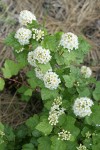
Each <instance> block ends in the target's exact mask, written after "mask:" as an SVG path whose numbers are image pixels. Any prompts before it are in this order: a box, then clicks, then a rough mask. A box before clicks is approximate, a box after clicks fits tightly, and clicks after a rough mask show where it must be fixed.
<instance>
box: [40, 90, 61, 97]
mask: <svg viewBox="0 0 100 150" xmlns="http://www.w3.org/2000/svg"><path fill="white" fill-rule="evenodd" d="M58 95H59V94H58V90H49V89H47V88H43V89H41V97H42V100H47V99H54V98H56V97H57V96H58Z"/></svg>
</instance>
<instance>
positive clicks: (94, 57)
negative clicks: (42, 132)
mask: <svg viewBox="0 0 100 150" xmlns="http://www.w3.org/2000/svg"><path fill="white" fill-rule="evenodd" d="M24 9H27V10H30V11H32V12H34V13H35V15H36V16H37V18H38V21H39V22H40V23H42V22H45V26H46V28H47V29H48V31H49V32H50V33H54V32H57V31H64V32H68V31H71V32H74V33H75V34H78V35H79V34H82V35H83V36H84V37H85V38H86V39H87V40H88V41H89V43H90V44H91V45H92V49H91V51H90V53H89V54H88V55H87V56H86V58H85V60H84V64H85V65H87V66H90V67H91V69H92V71H93V75H94V76H95V77H96V78H97V79H98V80H100V42H99V41H100V0H23V1H22V0H0V68H1V67H2V65H3V63H4V61H5V59H6V58H10V59H14V56H13V54H12V49H11V48H8V47H6V46H5V45H4V44H3V41H4V38H5V37H6V36H7V35H8V33H10V32H11V31H14V30H17V29H18V28H19V23H18V15H19V13H20V11H21V10H24ZM14 78H16V77H14ZM18 80H19V78H18ZM12 85H14V84H13V83H12V82H10V83H9V82H8V81H7V82H6V89H5V91H4V92H2V93H0V118H1V119H0V120H1V121H2V122H5V123H8V124H10V125H12V126H14V127H17V126H18V125H20V124H22V123H23V122H24V121H25V120H26V119H27V118H28V117H29V116H31V115H33V114H34V113H38V112H40V111H41V109H42V102H41V100H39V99H38V98H37V97H35V96H34V95H36V94H33V97H32V98H31V100H30V102H29V103H28V104H27V103H25V102H22V101H21V100H20V97H18V96H17V95H16V87H17V86H19V85H14V86H12Z"/></svg>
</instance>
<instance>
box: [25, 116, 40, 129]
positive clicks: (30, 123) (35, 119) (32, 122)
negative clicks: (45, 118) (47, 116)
mask: <svg viewBox="0 0 100 150" xmlns="http://www.w3.org/2000/svg"><path fill="white" fill-rule="evenodd" d="M38 122H39V117H38V115H34V116H33V117H30V118H29V119H28V120H27V121H26V123H25V124H26V126H27V127H28V128H29V129H30V130H31V131H34V128H35V127H36V125H37V124H38Z"/></svg>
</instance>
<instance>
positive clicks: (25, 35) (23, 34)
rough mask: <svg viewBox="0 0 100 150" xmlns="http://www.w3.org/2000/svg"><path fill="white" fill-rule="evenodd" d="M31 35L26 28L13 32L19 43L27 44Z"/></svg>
mask: <svg viewBox="0 0 100 150" xmlns="http://www.w3.org/2000/svg"><path fill="white" fill-rule="evenodd" d="M31 37H32V32H31V30H29V29H26V28H23V27H22V28H20V29H18V30H17V32H16V34H15V38H16V39H17V40H18V41H19V43H20V44H21V45H26V44H29V40H30V38H31Z"/></svg>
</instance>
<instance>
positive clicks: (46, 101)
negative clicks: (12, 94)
mask: <svg viewBox="0 0 100 150" xmlns="http://www.w3.org/2000/svg"><path fill="white" fill-rule="evenodd" d="M26 28H28V29H30V30H31V31H32V28H36V29H37V30H38V29H41V30H42V31H44V35H43V37H42V38H41V40H39V41H38V40H37V39H33V36H32V37H31V38H30V40H29V44H27V45H23V46H22V45H20V43H19V42H18V40H17V39H16V38H15V33H11V34H9V35H8V37H7V38H6V39H5V44H7V45H8V46H11V47H12V48H13V53H14V56H15V59H16V60H15V61H13V60H8V59H7V60H6V61H5V62H4V67H3V68H1V70H2V74H3V76H2V77H0V91H2V90H3V89H4V86H5V83H6V82H5V79H6V78H7V80H11V79H10V78H11V77H13V76H15V75H17V74H18V73H19V72H20V74H21V76H22V81H20V87H19V88H18V89H17V93H18V94H19V95H20V96H21V100H23V101H25V102H28V101H30V100H33V96H34V93H36V91H38V92H37V93H39V95H36V97H38V99H39V97H40V96H41V97H40V98H41V99H42V100H43V108H42V111H41V113H39V114H33V116H30V117H29V118H28V119H27V120H26V121H25V123H24V124H22V125H20V126H18V127H17V128H16V129H13V128H12V127H10V126H8V125H3V124H2V123H0V150H76V149H77V147H78V146H79V145H80V143H81V144H83V145H85V146H86V148H87V149H88V150H99V147H100V115H99V112H100V105H99V103H100V82H98V81H96V79H95V78H93V77H90V78H85V77H84V75H83V74H82V73H81V69H80V65H81V64H82V63H83V59H84V56H85V55H86V54H87V53H88V52H89V49H90V45H89V44H88V42H87V41H86V40H85V39H84V38H83V37H82V36H79V37H78V42H79V47H78V49H76V50H75V49H73V50H71V51H70V52H69V51H68V49H66V48H64V47H62V46H60V45H59V43H60V40H61V36H62V34H63V32H57V33H54V34H52V35H51V34H48V32H47V31H46V29H45V27H44V25H43V26H42V25H40V24H39V23H38V22H37V21H35V20H34V21H32V23H30V24H28V25H27V26H26ZM33 33H34V32H33V31H32V34H33ZM38 36H41V33H40V34H39V35H38ZM38 46H42V47H43V48H45V49H49V50H50V55H51V60H50V61H49V62H48V63H46V64H42V63H38V62H37V60H36V65H37V67H38V68H39V69H40V70H41V72H42V74H44V75H45V73H46V72H47V71H48V70H50V69H51V70H52V72H56V74H57V75H58V76H59V78H60V80H61V83H60V85H59V86H58V88H57V89H55V90H50V89H48V88H46V87H45V85H44V81H43V80H40V79H39V78H37V77H36V73H35V70H34V69H35V68H34V67H33V66H29V63H28V61H27V60H28V53H29V52H30V51H34V50H35V48H37V47H38ZM22 48H23V51H22V52H20V50H21V49H22ZM39 57H40V58H41V54H40V55H39ZM31 59H33V57H32V58H30V60H31ZM23 73H24V78H23ZM40 74H41V73H40ZM19 80H20V79H18V81H19ZM47 82H50V80H48V81H47ZM52 82H53V83H55V82H56V80H55V79H54V78H53V77H52ZM17 83H19V82H17ZM94 87H95V89H94ZM59 96H60V97H62V100H61V103H62V104H61V105H60V104H59V103H60V102H59V101H56V100H58V99H59V98H58V97H59ZM80 97H89V98H90V99H92V100H93V103H94V105H93V106H92V107H91V115H90V116H86V117H84V118H80V117H78V116H75V115H74V113H73V104H74V101H75V99H76V98H80ZM54 99H56V100H55V101H56V102H55V101H54ZM55 103H58V104H56V105H55ZM79 107H80V106H79ZM30 111H31V110H30ZM50 115H51V116H50ZM50 117H51V119H52V121H51V122H53V121H55V120H56V121H58V122H57V123H56V124H55V125H51V122H50ZM61 131H67V132H69V133H70V134H71V135H70V139H69V140H68V139H66V140H65V139H64V137H63V136H66V135H65V134H64V135H63V136H62V138H59V135H58V133H61Z"/></svg>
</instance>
